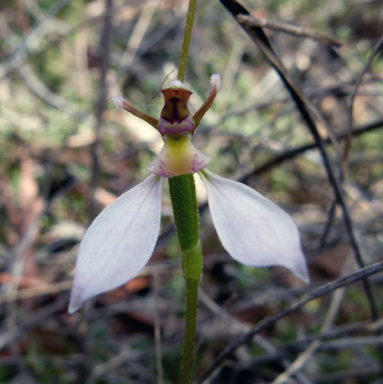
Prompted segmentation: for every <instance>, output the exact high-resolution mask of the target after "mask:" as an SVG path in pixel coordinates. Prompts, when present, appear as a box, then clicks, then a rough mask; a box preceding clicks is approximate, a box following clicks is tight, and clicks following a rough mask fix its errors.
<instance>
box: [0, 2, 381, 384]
mask: <svg viewBox="0 0 383 384" xmlns="http://www.w3.org/2000/svg"><path fill="white" fill-rule="evenodd" d="M243 4H244V5H245V6H246V8H247V9H248V10H249V11H250V12H251V14H252V15H253V16H254V17H256V18H259V19H261V20H265V19H266V20H273V21H276V22H280V23H289V24H293V25H296V26H299V27H301V28H303V32H302V31H301V35H302V33H303V34H305V33H306V32H307V30H308V29H309V30H312V29H313V30H315V31H317V32H319V33H321V34H325V35H329V36H332V37H333V38H335V39H337V40H338V41H339V42H340V43H341V44H338V43H337V41H333V42H332V43H331V44H329V41H328V40H324V39H321V40H319V41H318V40H314V39H312V38H310V37H302V36H296V35H292V34H291V33H286V31H284V26H279V30H278V28H277V30H275V29H274V30H270V29H265V32H266V34H267V36H268V37H269V39H270V41H271V42H272V44H273V47H274V49H275V51H276V53H277V55H278V56H279V57H280V58H281V60H282V61H283V63H284V65H285V66H286V67H287V69H288V71H289V73H290V74H291V76H292V77H293V79H294V81H295V83H296V84H297V86H298V87H299V89H300V90H301V91H302V93H303V94H304V95H305V96H306V97H307V98H308V99H309V100H310V101H311V102H312V104H313V105H314V106H316V108H317V118H318V116H319V117H321V119H320V118H319V119H318V121H319V123H318V129H319V133H320V135H321V136H322V138H323V139H324V140H328V141H330V142H332V144H331V145H328V146H327V147H326V149H327V150H328V154H329V156H330V158H331V159H332V161H333V163H334V167H336V170H337V171H338V174H340V173H341V172H342V175H343V186H344V190H345V196H344V198H345V201H346V203H347V205H348V208H349V213H350V217H351V220H352V224H353V227H354V237H355V238H356V239H357V242H358V244H359V245H360V249H361V252H362V255H363V259H364V263H365V265H370V264H373V263H376V262H379V261H382V254H383V224H382V217H383V200H382V197H383V179H382V175H383V153H382V147H383V136H382V131H381V128H382V127H383V108H382V105H383V104H382V102H383V97H382V90H383V88H382V73H383V62H382V57H381V49H377V52H376V55H375V57H374V60H372V62H371V65H369V66H368V67H367V65H368V60H369V58H372V56H371V53H372V51H373V50H374V48H375V47H376V44H377V43H378V40H379V38H380V37H381V36H382V34H383V24H382V20H383V3H382V2H381V1H367V0H322V1H308V0H268V1H266V0H259V1H255V0H246V1H244V2H243ZM187 5H188V4H187V1H186V0H147V1H139V0H114V1H112V0H107V1H104V0H102V1H101V0H100V1H97V0H95V1H80V0H78V1H74V0H1V2H0V145H1V147H0V148H1V150H0V196H1V199H0V284H1V292H0V322H1V326H0V327H1V328H0V382H1V383H19V384H29V383H47V384H48V383H53V382H55V383H57V384H67V383H68V384H69V383H97V384H103V383H114V384H118V383H148V384H149V383H175V382H176V378H177V374H178V371H179V364H180V346H181V343H182V336H183V321H184V317H183V314H184V282H183V278H182V273H181V269H180V258H179V255H180V252H179V246H178V243H177V240H176V237H175V232H174V228H173V224H172V223H173V219H172V212H171V206H170V200H169V195H168V192H167V185H164V192H163V206H162V222H161V234H160V237H159V241H158V245H157V247H156V250H155V252H154V254H153V257H152V259H151V261H150V263H149V264H148V266H147V267H146V268H145V269H144V270H143V271H142V273H141V274H140V276H138V277H137V278H136V279H134V280H132V281H130V282H128V283H127V284H125V285H124V286H122V287H120V288H118V289H116V290H113V291H111V292H108V293H105V294H103V295H100V296H98V297H97V298H96V299H94V300H93V301H91V302H90V303H89V304H87V305H86V308H85V309H84V310H82V311H79V312H77V313H75V314H73V315H68V314H67V304H68V296H69V290H70V287H71V284H72V279H73V273H74V263H75V259H76V255H77V251H78V245H79V241H80V239H81V237H82V235H83V234H84V232H85V230H86V228H87V227H88V225H89V222H90V221H91V220H92V219H93V218H94V217H95V216H96V215H97V214H98V213H99V212H100V211H101V210H102V209H103V208H104V207H105V206H107V205H108V204H110V203H111V202H112V201H113V200H114V199H115V198H116V197H118V196H119V195H120V194H122V193H123V192H124V191H126V190H128V189H130V188H132V187H133V186H135V185H137V184H138V183H139V182H140V181H142V180H143V179H144V178H145V177H146V176H147V175H148V171H147V170H146V166H147V165H148V164H149V163H150V162H151V160H152V159H153V158H154V157H155V155H156V153H158V151H159V150H160V148H161V138H160V135H159V134H158V133H157V132H156V131H155V130H154V129H153V128H152V127H151V126H149V125H148V124H146V123H145V122H143V121H141V120H139V119H137V118H136V117H134V116H132V115H130V114H129V113H127V112H125V111H122V110H118V109H117V108H116V106H115V105H114V104H113V103H112V102H110V101H109V99H110V97H116V96H124V97H126V98H128V99H129V100H130V101H131V102H132V103H133V104H134V105H135V106H136V107H137V108H139V109H141V110H143V111H145V112H146V113H148V114H150V115H152V116H153V117H156V118H157V117H158V116H159V113H160V110H161V108H162V106H163V102H162V97H161V95H160V93H159V90H160V88H161V87H162V85H163V84H165V85H166V84H168V83H169V81H170V80H171V79H174V78H175V77H176V71H175V69H176V67H177V64H178V57H179V53H180V48H181V44H182V38H183V28H184V20H185V15H186V10H187ZM363 71H365V72H366V73H365V75H364V76H363V78H362V81H361V84H360V86H359V88H358V92H357V95H356V97H355V100H354V103H353V113H352V120H350V118H349V112H350V103H351V100H352V93H353V92H354V91H355V89H356V88H355V84H356V82H357V81H358V79H359V78H360V75H361V74H362V72H363ZM214 73H219V74H221V76H222V89H221V91H220V93H219V95H218V97H217V99H216V102H215V103H214V105H213V107H212V108H211V110H210V111H209V112H208V113H207V115H206V116H205V118H204V119H203V120H202V123H201V125H200V126H199V128H198V130H197V131H196V134H195V139H194V142H195V145H196V146H197V148H199V149H200V150H201V151H202V152H204V153H206V154H207V155H209V156H210V157H211V158H212V161H211V163H210V165H209V169H210V170H211V171H213V172H214V173H216V174H219V175H221V176H224V177H227V178H231V179H235V180H240V179H241V180H245V181H246V182H247V183H248V184H249V185H250V186H251V187H253V188H255V189H256V190H257V191H258V192H260V193H262V194H263V195H265V196H266V197H268V198H269V199H271V200H272V201H274V202H275V203H277V204H278V205H279V206H281V207H282V208H283V209H285V210H286V211H287V212H289V213H290V214H291V215H292V216H293V218H294V220H295V222H296V223H297V225H298V226H299V229H300V232H301V238H302V246H303V249H304V252H305V255H306V258H307V262H308V265H309V269H310V277H311V284H310V285H309V286H307V285H305V284H303V283H302V282H301V281H300V280H298V279H297V278H295V277H294V276H293V275H292V274H291V273H290V272H288V271H287V270H286V269H284V268H281V267H274V268H249V267H245V266H243V265H240V264H237V263H236V262H234V261H233V260H232V259H231V258H230V256H228V255H227V254H226V253H225V251H224V249H223V248H222V246H221V245H220V243H219V240H218V238H217V235H216V233H215V230H214V227H213V225H212V222H211V218H210V216H209V214H208V209H206V205H205V204H204V203H205V201H206V198H205V191H204V188H203V186H202V185H201V184H197V188H198V192H199V201H200V204H201V240H202V246H203V251H204V264H205V265H204V276H203V281H202V283H201V294H200V309H199V315H198V330H197V334H198V336H197V344H196V354H197V355H196V356H197V357H196V375H197V376H198V375H202V374H203V372H204V371H205V370H206V369H207V368H208V366H209V365H210V364H211V363H214V358H215V357H216V356H217V355H218V354H219V353H220V352H221V351H222V350H223V349H224V347H225V346H227V345H228V344H229V343H230V342H232V341H234V340H236V339H237V338H238V337H239V335H242V334H243V333H244V332H246V331H247V330H249V329H250V328H251V327H252V326H253V325H255V324H257V323H258V322H259V321H261V320H262V319H263V318H264V317H266V316H268V315H270V314H273V313H275V312H277V311H278V310H281V309H284V308H288V307H289V306H290V305H291V303H293V302H294V301H295V300H296V299H297V298H299V297H301V296H302V295H303V294H304V293H306V292H309V291H310V290H315V289H316V288H318V287H319V286H321V285H322V284H325V283H327V282H330V281H333V280H335V279H337V278H340V277H343V276H346V275H349V274H351V273H353V272H355V271H356V270H357V269H358V268H359V266H358V265H357V264H356V262H355V251H354V249H353V247H352V246H351V245H350V236H349V231H348V230H347V227H345V224H344V219H343V215H342V211H341V209H340V208H339V206H337V205H336V204H334V193H333V188H332V185H331V183H329V181H328V178H327V175H326V170H325V168H324V167H323V164H322V160H321V156H320V153H319V152H318V150H317V149H315V146H314V145H313V139H312V137H311V135H310V133H309V131H308V129H307V127H306V125H305V123H304V122H303V121H302V118H301V116H300V114H299V113H298V111H297V109H296V107H295V104H294V103H293V101H292V99H291V97H290V95H289V94H288V92H287V91H286V89H285V87H284V85H283V83H282V82H281V81H280V79H279V77H278V75H277V74H276V73H275V71H274V70H273V69H272V68H271V67H270V64H269V63H268V62H267V61H266V59H265V57H264V56H263V54H262V53H261V52H260V50H259V49H258V47H257V46H256V45H255V44H254V43H253V42H252V41H251V40H250V38H249V37H248V36H246V34H245V33H244V31H242V30H241V28H240V26H239V25H238V23H237V22H236V21H235V19H234V18H233V17H232V16H231V14H230V13H229V12H228V11H227V10H226V9H225V8H224V7H223V6H222V4H221V3H220V2H219V1H218V0H205V1H200V2H199V5H198V10H197V16H196V24H195V27H194V31H193V37H192V43H191V51H190V57H189V62H188V68H187V73H186V80H185V83H186V85H187V86H188V87H189V88H190V89H191V90H192V91H193V95H192V97H191V100H190V109H191V110H192V112H195V111H196V110H197V109H198V107H199V106H200V105H201V103H202V102H203V100H204V99H205V97H206V96H207V94H208V92H209V79H210V76H211V75H212V74H214ZM345 154H346V155H345ZM164 184H166V183H164ZM382 278H383V276H382V275H381V274H376V275H373V276H372V277H371V278H370V279H369V280H370V286H371V297H372V301H373V302H374V303H375V306H374V305H373V307H374V308H373V310H371V297H370V300H368V299H367V298H366V293H365V289H364V286H363V284H362V283H354V284H350V285H348V286H347V287H345V288H342V289H340V290H337V291H335V292H334V293H332V294H330V295H327V296H324V297H321V298H318V299H315V300H312V301H310V302H309V303H308V304H307V305H305V306H304V307H302V308H300V309H299V310H298V311H295V312H294V313H293V314H290V315H288V316H284V317H282V318H281V319H280V320H279V321H277V322H273V323H271V324H270V325H269V326H268V327H267V328H266V329H264V330H263V331H262V333H261V334H260V335H258V336H257V337H255V338H253V340H252V341H251V342H250V343H246V344H243V345H242V346H241V347H240V348H238V349H237V350H236V351H235V353H234V354H232V355H231V356H228V359H227V360H226V362H225V364H224V365H223V366H221V367H220V369H219V370H218V371H217V372H216V374H215V376H214V378H211V379H210V380H208V381H207V382H210V383H240V384H247V383H274V384H277V383H284V382H286V383H304V384H310V383H346V384H359V383H360V384H362V383H374V384H378V383H382V382H383V381H382V377H383V370H382V367H383V365H382V361H381V360H382V356H383V354H382V353H381V351H382V349H381V348H382V343H383V337H382V334H381V333H380V330H381V329H382V326H383V321H382V314H383V291H382ZM298 358H299V359H300V360H298ZM293 363H294V364H295V366H297V367H298V368H297V369H298V371H299V373H297V374H294V373H293V374H288V375H286V376H281V375H283V373H284V372H286V369H292V368H291V367H292V364H293ZM295 366H294V367H295Z"/></svg>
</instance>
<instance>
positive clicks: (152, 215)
mask: <svg viewBox="0 0 383 384" xmlns="http://www.w3.org/2000/svg"><path fill="white" fill-rule="evenodd" d="M220 85H221V79H220V76H219V75H217V74H216V75H213V76H212V77H211V81H210V93H209V95H208V97H207V99H206V101H205V102H204V103H203V105H202V106H201V108H200V109H199V110H198V111H197V112H196V113H195V114H194V116H191V114H190V112H189V109H188V106H187V103H188V100H189V97H190V95H191V93H192V92H191V91H189V90H188V89H186V88H185V86H184V85H183V83H182V82H181V81H179V80H173V81H172V82H171V83H170V86H169V88H166V89H163V90H162V91H161V92H162V94H163V96H164V101H165V105H164V107H163V109H162V112H161V116H160V119H159V120H157V119H155V118H153V117H151V116H149V115H147V114H145V113H142V112H141V111H139V110H138V109H136V108H135V107H134V106H133V104H132V103H130V102H129V101H128V100H124V99H122V98H117V99H114V100H115V102H116V103H117V104H118V105H119V107H121V108H123V109H125V110H127V111H129V112H131V113H133V114H134V115H136V116H138V117H140V118H141V119H143V120H145V121H146V122H148V123H149V124H151V125H152V126H153V127H154V128H155V129H157V130H158V131H159V133H160V134H161V135H162V138H163V141H164V146H163V148H162V150H161V152H160V154H159V155H158V157H157V158H155V159H154V161H153V162H152V163H151V164H150V165H149V166H148V170H149V171H150V172H151V173H152V174H151V175H150V176H149V177H147V178H146V179H145V180H144V181H142V182H141V183H140V184H138V185H137V186H136V187H134V188H133V189H131V190H129V191H128V192H126V193H124V194H123V195H122V196H120V197H119V198H118V199H116V200H115V201H114V202H113V203H112V204H110V205H109V206H108V207H106V208H105V209H104V210H103V211H102V212H101V213H100V214H99V216H98V217H97V218H96V219H95V220H94V221H93V223H92V224H91V225H90V227H89V229H88V230H87V231H86V233H85V235H84V237H83V239H82V241H81V244H80V249H79V254H78V257H77V262H76V271H75V278H74V283H73V287H72V291H71V298H70V305H69V312H70V313H73V312H74V311H76V310H77V309H79V308H80V307H81V306H82V304H83V303H84V302H85V301H86V300H88V299H90V298H91V297H94V296H96V295H98V294H100V293H103V292H106V291H108V290H111V289H114V288H116V287H118V286H120V285H122V284H124V283H126V282H127V281H129V280H130V279H132V278H134V277H135V276H136V275H137V274H138V273H139V272H140V270H141V269H143V268H144V267H145V265H146V264H147V262H148V261H149V259H150V257H151V255H152V253H153V250H154V247H155V244H156V241H157V238H158V233H159V227H160V218H161V183H162V178H164V177H165V178H169V177H174V176H179V175H184V174H194V173H197V172H198V173H199V175H200V176H201V178H202V180H203V182H204V184H205V186H206V190H207V196H208V203H209V208H210V213H211V216H212V219H213V223H214V226H215V228H216V230H217V234H218V237H219V239H220V241H221V243H222V245H223V247H224V248H225V249H226V251H227V252H228V253H229V254H230V255H231V256H232V257H233V258H234V259H235V260H236V261H238V262H240V263H242V264H245V265H248V266H252V267H265V266H271V265H280V266H284V267H286V268H288V269H289V270H290V271H291V272H292V273H293V274H295V275H296V276H297V277H299V278H300V279H302V280H303V281H305V282H308V280H309V277H308V272H307V267H306V262H305V258H304V255H303V253H302V249H301V245H300V239H299V233H298V229H297V226H296V225H295V223H294V221H293V220H292V218H291V217H290V216H289V215H288V214H287V213H286V212H284V211H283V210H282V209H281V208H279V207H278V206H277V205H275V204H274V203H272V202H271V201H270V200H268V199H266V198H265V197H263V196H262V195H260V194H259V193H257V192H256V191H255V190H253V189H252V188H250V187H248V186H246V185H244V184H241V183H239V182H236V181H232V180H228V179H225V178H223V177H220V176H217V175H215V174H213V173H212V172H209V171H208V170H206V169H205V167H206V166H207V164H208V163H209V161H210V158H209V157H208V156H206V155H204V154H203V153H201V152H200V151H199V150H198V149H196V148H195V147H194V145H193V143H192V135H193V133H194V131H195V129H196V128H197V126H198V124H199V123H200V121H201V119H202V117H203V116H204V115H205V113H206V112H207V110H208V109H209V108H210V107H211V105H212V104H213V101H214V99H215V97H216V95H217V93H218V91H219V88H220Z"/></svg>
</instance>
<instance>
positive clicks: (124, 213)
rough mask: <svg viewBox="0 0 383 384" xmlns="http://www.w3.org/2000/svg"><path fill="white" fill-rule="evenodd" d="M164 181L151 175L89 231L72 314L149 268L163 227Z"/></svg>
mask: <svg viewBox="0 0 383 384" xmlns="http://www.w3.org/2000/svg"><path fill="white" fill-rule="evenodd" d="M161 180H162V179H160V178H158V177H157V176H155V175H150V176H149V177H148V178H146V179H145V180H144V181H143V182H142V183H140V184H139V185H137V186H136V187H134V188H133V189H131V190H130V191H128V192H126V193H124V194H123V195H121V196H120V197H119V198H118V199H116V200H115V201H114V202H113V203H112V204H110V205H108V206H107V207H106V208H105V209H104V210H103V211H102V212H101V213H100V214H99V215H98V216H97V217H96V219H95V220H94V221H93V223H92V224H91V226H90V227H89V228H88V230H87V231H86V233H85V235H84V237H83V239H82V241H81V244H80V250H79V254H78V256H77V262H76V272H75V278H74V283H73V287H72V292H71V298H70V303H69V310H68V311H69V313H73V312H74V311H76V310H77V309H79V308H80V307H81V306H82V304H83V303H84V302H85V301H86V300H88V299H90V298H91V297H93V296H96V295H98V294H100V293H102V292H105V291H108V290H110V289H114V288H116V287H118V286H120V285H122V284H124V283H126V282H127V281H129V280H130V279H132V278H133V277H135V276H136V275H137V274H138V272H139V271H140V270H141V269H142V268H143V267H144V266H145V265H146V263H147V262H148V260H149V259H150V256H151V255H152V253H153V250H154V247H155V245H156V241H157V238H158V232H159V227H160V218H161V185H162V182H161Z"/></svg>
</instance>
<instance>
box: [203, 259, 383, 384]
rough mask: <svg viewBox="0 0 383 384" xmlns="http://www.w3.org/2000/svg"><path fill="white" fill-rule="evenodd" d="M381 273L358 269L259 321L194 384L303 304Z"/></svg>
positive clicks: (375, 266) (378, 266)
mask: <svg viewBox="0 0 383 384" xmlns="http://www.w3.org/2000/svg"><path fill="white" fill-rule="evenodd" d="M381 271H383V262H380V263H376V264H373V265H371V266H369V267H366V268H363V269H360V270H359V271H357V272H355V273H353V274H351V275H349V276H346V277H343V278H341V279H338V280H336V281H333V282H332V283H328V284H325V285H322V286H320V287H318V288H316V289H314V290H312V291H310V292H308V293H306V294H305V295H303V296H302V297H301V298H300V299H298V300H297V301H295V302H294V303H293V304H292V305H290V306H289V307H288V308H287V309H283V310H281V311H278V312H276V313H274V314H272V315H269V316H267V317H265V318H264V319H263V320H261V321H260V322H259V323H258V324H257V325H256V326H255V327H253V328H252V329H251V330H250V331H249V332H246V333H245V334H244V335H242V336H240V337H238V338H237V339H236V340H235V341H233V342H231V343H230V344H229V345H228V346H227V347H226V348H225V349H224V350H223V351H222V352H221V353H220V354H219V355H218V356H217V357H216V358H215V359H214V360H213V362H212V363H211V365H210V366H209V367H208V368H207V369H206V370H205V371H204V372H203V373H202V374H201V376H200V377H199V378H198V379H197V381H196V384H202V383H203V382H204V380H206V379H207V378H208V377H209V376H210V375H211V374H212V373H213V372H214V371H215V370H216V369H217V368H218V367H220V366H221V364H222V363H223V362H224V361H225V360H226V359H227V358H228V357H230V356H231V355H232V354H233V353H234V352H235V351H236V350H237V349H238V348H239V347H240V346H241V345H243V344H246V343H247V342H248V341H250V340H251V339H252V338H253V337H254V336H255V335H257V334H259V333H260V332H261V331H262V330H264V329H265V328H267V327H269V326H270V325H271V324H274V323H275V322H276V321H278V320H279V319H282V318H283V317H285V316H287V315H289V314H290V313H293V312H294V311H296V310H297V309H299V308H301V307H303V306H304V305H305V304H307V303H309V302H310V301H312V300H315V299H317V298H319V297H322V296H325V295H327V294H329V293H331V292H333V291H335V290H336V289H338V288H341V287H344V286H347V285H350V284H352V283H355V282H357V281H360V280H363V279H365V278H366V277H367V276H371V275H373V274H375V273H378V272H381Z"/></svg>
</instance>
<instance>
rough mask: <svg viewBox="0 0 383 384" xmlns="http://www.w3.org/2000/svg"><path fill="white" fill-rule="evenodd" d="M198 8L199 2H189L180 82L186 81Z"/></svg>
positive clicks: (190, 0) (179, 70)
mask: <svg viewBox="0 0 383 384" xmlns="http://www.w3.org/2000/svg"><path fill="white" fill-rule="evenodd" d="M196 8H197V0H189V8H188V13H187V16H186V25H185V32H184V41H183V44H182V50H181V56H180V64H179V66H178V80H180V81H182V82H183V81H184V78H185V70H186V63H187V60H188V54H189V46H190V39H191V35H192V31H193V24H194V17H195V11H196Z"/></svg>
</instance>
